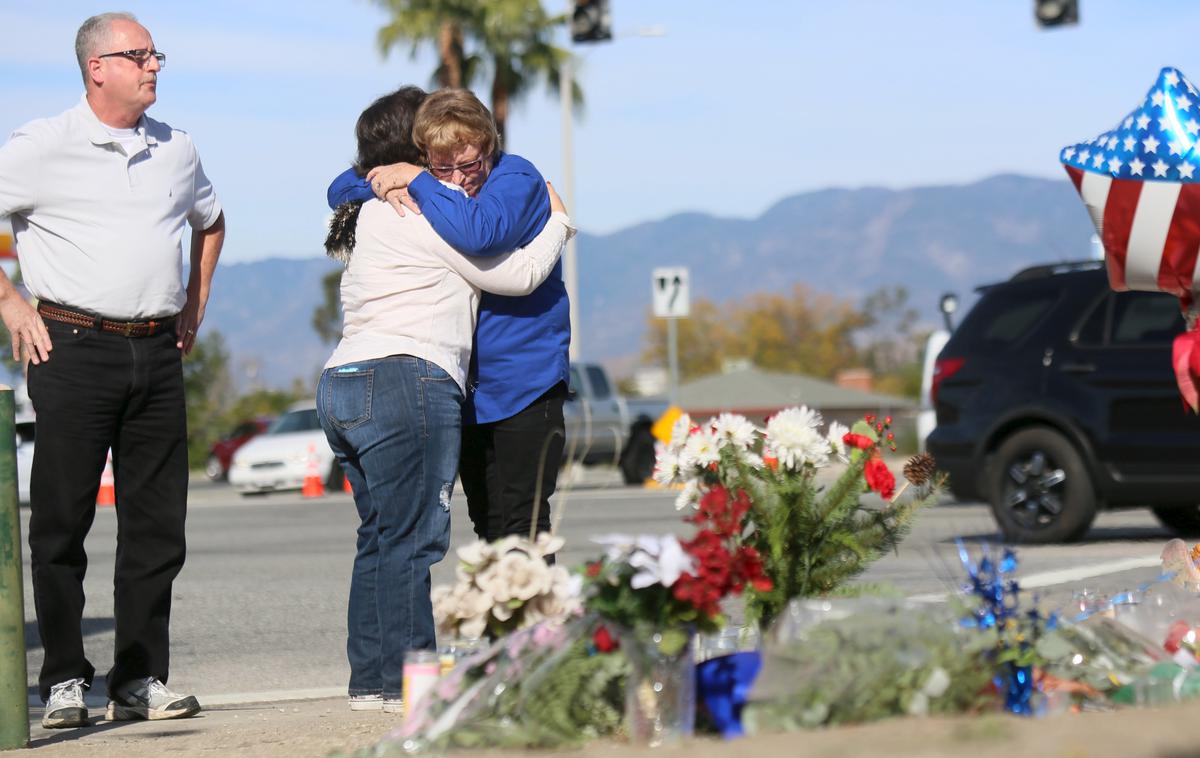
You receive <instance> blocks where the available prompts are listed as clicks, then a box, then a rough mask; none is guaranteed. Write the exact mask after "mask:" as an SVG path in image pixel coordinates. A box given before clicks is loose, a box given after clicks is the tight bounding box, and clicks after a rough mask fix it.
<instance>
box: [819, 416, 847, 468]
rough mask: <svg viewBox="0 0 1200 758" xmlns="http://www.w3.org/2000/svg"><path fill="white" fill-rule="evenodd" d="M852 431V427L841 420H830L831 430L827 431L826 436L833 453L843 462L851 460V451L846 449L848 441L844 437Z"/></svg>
mask: <svg viewBox="0 0 1200 758" xmlns="http://www.w3.org/2000/svg"><path fill="white" fill-rule="evenodd" d="M849 433H850V427H848V426H846V425H845V424H843V423H841V422H840V421H830V422H829V431H828V432H826V434H825V438H826V439H827V440H829V447H830V449H831V450H832V451H833V454H834V456H835V457H837V459H838V460H839V461H841V462H842V463H849V462H850V453H849V452H847V450H846V441H845V439H843V438H844V437H845V436H846V435H847V434H849Z"/></svg>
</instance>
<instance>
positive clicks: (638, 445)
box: [620, 424, 655, 484]
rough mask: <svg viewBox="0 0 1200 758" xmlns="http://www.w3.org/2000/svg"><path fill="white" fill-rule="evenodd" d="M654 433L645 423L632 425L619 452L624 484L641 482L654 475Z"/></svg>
mask: <svg viewBox="0 0 1200 758" xmlns="http://www.w3.org/2000/svg"><path fill="white" fill-rule="evenodd" d="M654 462H655V453H654V435H653V434H651V433H650V427H649V425H647V424H639V425H638V426H636V427H634V429H633V432H632V433H631V434H630V435H629V443H628V444H627V445H625V449H624V450H623V451H622V452H621V463H620V466H621V476H622V477H623V478H624V479H625V483H626V484H642V483H644V482H645V481H646V480H647V479H649V478H650V477H651V476H653V475H654Z"/></svg>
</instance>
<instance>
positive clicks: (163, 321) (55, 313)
mask: <svg viewBox="0 0 1200 758" xmlns="http://www.w3.org/2000/svg"><path fill="white" fill-rule="evenodd" d="M37 311H38V313H39V314H41V316H42V318H48V319H50V320H51V321H59V322H62V323H64V324H70V325H71V326H81V327H83V328H85V329H98V330H99V331H102V332H110V333H112V334H119V335H121V336H122V337H149V336H151V335H154V334H158V333H159V332H161V331H164V330H165V329H167V328H169V327H171V326H173V325H174V324H175V317H174V316H166V317H163V318H156V319H150V320H147V321H113V320H111V319H107V318H104V317H103V316H97V315H95V314H92V313H86V312H84V311H80V310H76V309H74V308H71V307H69V306H66V305H59V304H58V303H51V302H47V301H45V300H43V301H41V302H39V303H38V307H37Z"/></svg>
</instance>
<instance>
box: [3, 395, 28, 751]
mask: <svg viewBox="0 0 1200 758" xmlns="http://www.w3.org/2000/svg"><path fill="white" fill-rule="evenodd" d="M16 438H17V433H16V406H15V405H14V403H13V391H12V389H11V388H10V387H6V386H3V385H0V750H12V749H13V748H21V747H28V746H29V696H28V695H27V694H26V687H27V682H26V677H27V675H26V669H25V590H24V584H23V583H22V579H21V519H20V514H19V513H18V511H17V508H18V507H19V505H18V502H17V444H16Z"/></svg>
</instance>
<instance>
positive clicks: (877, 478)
mask: <svg viewBox="0 0 1200 758" xmlns="http://www.w3.org/2000/svg"><path fill="white" fill-rule="evenodd" d="M863 476H864V477H865V478H866V480H867V486H868V487H870V488H871V489H872V490H874V491H876V492H878V493H879V496H880V497H882V498H883V499H884V500H890V499H891V497H892V495H893V494H894V493H895V491H896V477H894V476H892V472H891V471H889V470H888V467H887V464H886V463H884V462H883V459H882V458H880V457H879V456H878V455H876V456H875V457H873V458H871V460H869V461H867V465H866V468H864V469H863Z"/></svg>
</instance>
